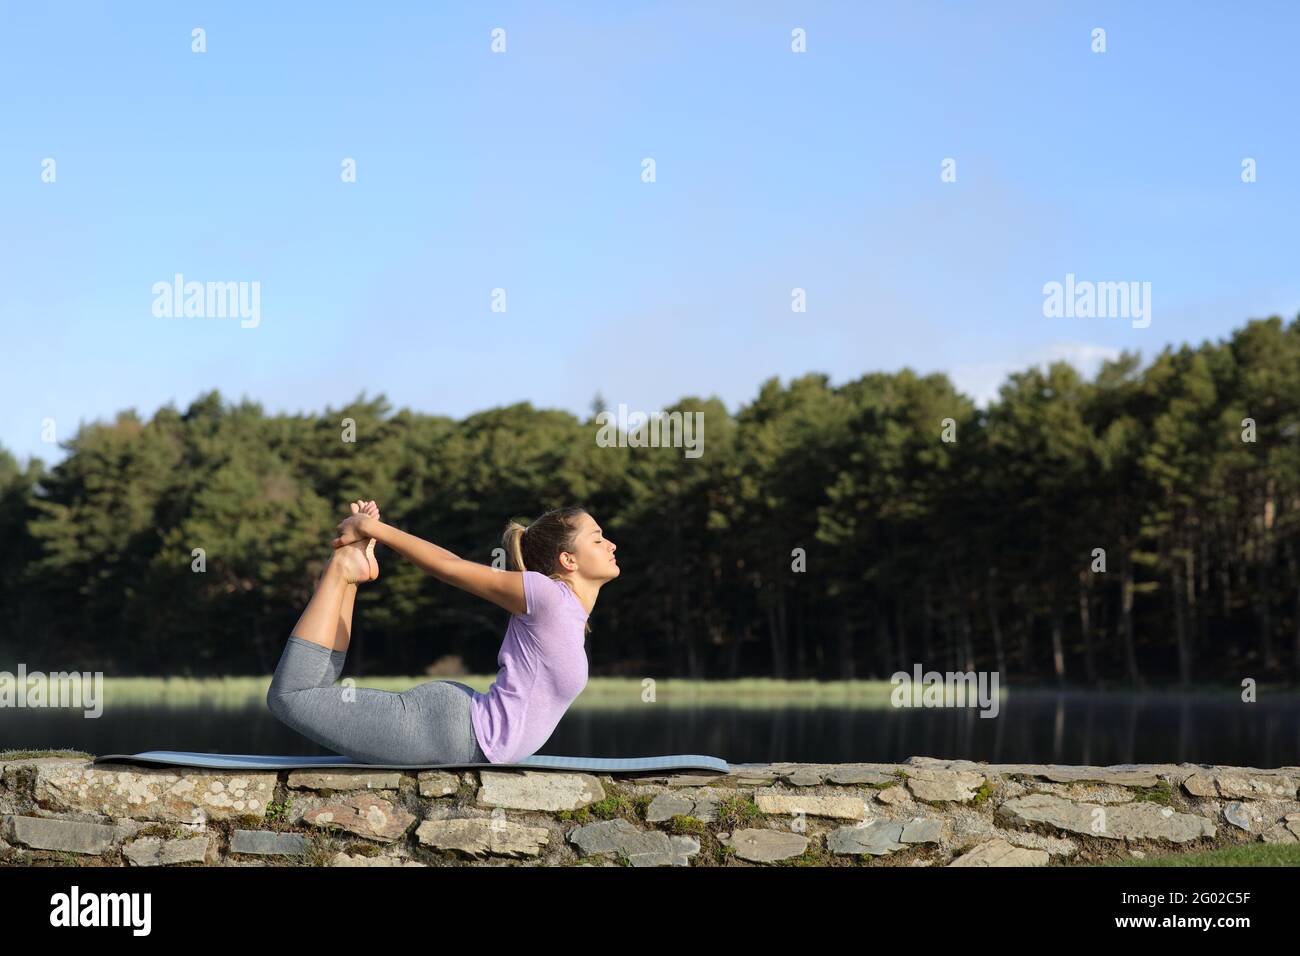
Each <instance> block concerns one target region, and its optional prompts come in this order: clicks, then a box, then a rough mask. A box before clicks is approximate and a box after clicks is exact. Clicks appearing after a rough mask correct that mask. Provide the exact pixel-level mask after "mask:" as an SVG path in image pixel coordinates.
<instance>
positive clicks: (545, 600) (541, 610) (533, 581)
mask: <svg viewBox="0 0 1300 956" xmlns="http://www.w3.org/2000/svg"><path fill="white" fill-rule="evenodd" d="M562 587H564V585H563V584H561V583H560V582H559V581H556V580H555V579H554V578H548V577H547V576H546V575H544V574H542V573H541V572H540V571H525V572H524V601H525V602H527V604H528V611H527V612H526V613H525V614H524V615H523V617H524V618H525V619H526V620H527V621H528V623H530V624H531V623H533V622H535V621H541V620H545V619H546V618H547V617H548V616H549V614H550V612H551V611H552V610H554V609H555V608H556V607H557V606H558V605H559V602H560V599H561V598H562V597H563V595H561V594H560V593H559V589H560V588H562Z"/></svg>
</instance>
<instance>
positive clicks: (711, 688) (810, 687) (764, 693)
mask: <svg viewBox="0 0 1300 956" xmlns="http://www.w3.org/2000/svg"><path fill="white" fill-rule="evenodd" d="M494 678H495V675H478V674H467V675H444V676H443V677H430V676H428V675H424V674H421V675H411V676H405V677H402V676H396V677H382V676H376V677H364V678H359V679H357V681H356V686H358V687H373V688H376V689H378V690H396V691H401V690H406V689H407V688H409V687H413V686H415V685H416V684H422V683H425V682H427V681H430V680H443V679H450V680H457V681H460V682H461V683H464V684H468V685H469V686H471V687H473V688H474V689H475V690H477V691H479V692H480V693H484V692H486V691H487V689H488V687H489V686H491V684H492V681H493V679H494ZM642 680H643V679H642V678H641V677H593V678H592V679H591V680H590V682H589V683H588V684H587V687H586V689H585V690H584V691H583V693H582V695H581V696H580V697H579V698H578V700H577V701H575V702H574V705H573V707H574V709H575V710H582V709H584V708H593V709H604V708H610V707H627V706H631V705H634V704H641V703H642V702H643V700H642V695H643V694H644V692H645V686H644V685H643V683H642ZM270 682H271V678H270V676H269V675H267V676H261V677H259V676H246V677H105V678H104V685H103V697H104V702H105V704H117V705H127V706H130V705H138V706H145V707H193V706H197V705H205V706H215V707H230V708H246V707H249V706H258V707H263V706H265V704H266V691H267V688H268V687H269V686H270ZM654 687H655V694H656V698H657V700H656V703H658V704H659V705H660V706H664V707H669V708H671V707H674V706H682V707H695V706H698V705H700V704H702V703H711V704H717V703H725V704H727V705H729V706H734V707H738V708H742V709H743V708H746V707H753V708H755V709H767V708H770V707H772V706H774V705H779V706H782V707H800V708H809V707H826V706H853V707H857V708H864V707H866V708H878V709H881V710H885V709H892V707H893V705H892V704H891V702H890V696H891V694H892V692H893V691H894V689H895V686H894V685H893V684H892V683H890V682H889V681H888V680H849V681H835V680H832V681H821V680H774V679H771V678H760V677H746V678H740V679H737V680H689V679H680V678H669V679H664V680H659V681H656V682H655V685H654ZM1267 689H1270V688H1263V687H1261V690H1267ZM1275 689H1280V688H1275ZM1190 692H1191V693H1195V694H1203V695H1208V696H1215V697H1226V696H1228V695H1233V696H1235V697H1239V696H1240V694H1241V689H1240V688H1239V687H1236V686H1235V685H1233V686H1228V687H1217V686H1208V687H1207V686H1200V687H1195V688H1193V689H1192V690H1191V691H1190ZM1058 693H1061V691H1059V690H1058V689H1057V688H1056V687H1053V686H1028V685H1017V687H1016V694H1017V695H1021V696H1030V695H1038V696H1041V695H1043V694H1047V695H1055V694H1058ZM1064 693H1067V694H1072V693H1087V694H1089V695H1090V696H1097V695H1106V694H1110V693H1114V694H1119V695H1125V694H1130V693H1131V691H1130V690H1129V689H1128V688H1122V687H1117V688H1114V689H1110V690H1102V691H1098V690H1089V689H1086V688H1079V689H1070V688H1067V689H1066V690H1065V691H1064ZM1144 693H1145V694H1148V695H1152V694H1161V693H1171V694H1174V693H1179V691H1178V689H1177V688H1165V689H1162V688H1151V689H1147V690H1145V691H1144ZM998 696H999V699H1000V700H1006V699H1007V696H1008V691H1007V688H1006V687H1005V686H1003V687H1001V688H999V692H998ZM954 703H955V701H954Z"/></svg>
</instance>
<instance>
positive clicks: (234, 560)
mask: <svg viewBox="0 0 1300 956" xmlns="http://www.w3.org/2000/svg"><path fill="white" fill-rule="evenodd" d="M602 407H603V402H602V401H601V400H600V399H599V397H598V398H597V400H596V402H594V403H593V409H592V414H591V416H589V417H588V418H587V420H585V421H582V420H579V419H578V418H576V417H575V416H573V415H571V414H569V413H567V412H562V411H554V410H539V409H536V408H534V407H532V406H531V405H530V404H529V403H527V402H525V403H520V404H515V405H510V406H508V407H502V408H497V409H492V410H489V411H484V412H481V413H478V414H474V415H471V416H469V417H467V418H465V419H463V420H460V421H457V420H453V419H450V418H447V417H441V416H437V415H424V414H416V413H414V412H411V411H409V410H405V409H403V410H399V411H396V412H394V411H393V410H392V408H391V407H390V405H389V403H388V401H387V400H386V398H385V397H384V396H383V395H382V394H381V395H379V396H378V397H376V398H367V396H366V395H365V393H362V395H361V396H360V397H358V398H357V399H356V400H355V401H353V402H351V403H350V404H348V405H346V406H344V407H342V408H339V409H328V408H327V409H326V411H325V412H324V413H323V414H320V415H274V416H269V415H267V414H265V413H264V412H263V410H262V408H261V406H260V405H258V404H257V403H254V402H250V401H248V400H244V401H241V402H239V403H238V404H234V403H228V402H226V401H223V399H222V397H221V395H220V394H219V393H218V392H215V391H213V392H209V393H207V394H204V395H201V396H200V397H199V398H198V399H197V400H196V401H194V402H193V403H192V404H191V405H190V406H189V407H188V408H187V409H185V410H184V411H183V412H182V411H180V410H178V409H176V408H175V407H173V406H171V405H168V406H165V407H163V408H162V409H160V410H158V411H157V412H156V414H154V415H153V417H152V419H151V420H149V421H143V420H141V418H140V416H139V415H138V414H137V413H136V412H135V411H134V410H128V411H125V412H121V413H119V414H118V415H117V417H116V420H115V421H113V422H111V423H101V422H97V423H92V424H89V425H83V426H82V427H81V428H80V429H79V431H78V433H77V434H76V435H75V436H74V437H72V438H70V439H68V440H67V441H66V442H65V444H64V447H65V449H66V451H67V457H66V459H65V460H63V461H62V462H60V463H59V464H57V465H56V466H53V467H49V466H47V465H45V464H44V463H43V462H42V461H41V460H40V459H39V458H37V459H31V460H29V461H28V462H27V463H25V464H20V463H19V462H18V461H17V460H15V458H14V457H13V456H12V455H10V454H9V453H7V452H4V451H3V450H0V532H2V533H3V535H4V542H5V546H4V548H3V549H2V550H0V602H2V603H3V609H4V614H3V615H0V651H2V652H3V653H2V654H0V670H4V669H8V670H11V671H12V670H14V668H15V667H16V663H17V662H19V661H22V662H24V663H25V664H26V666H27V668H28V669H29V670H46V671H51V670H103V671H104V672H105V673H106V674H110V675H111V674H184V675H188V674H192V675H218V674H246V673H260V674H268V673H270V672H271V670H272V669H273V668H274V666H275V663H276V661H277V660H278V658H279V654H280V649H281V647H282V646H283V642H284V640H285V637H286V636H287V634H288V633H289V631H290V629H291V628H292V626H293V624H294V622H295V621H296V620H297V617H298V614H299V613H300V612H301V610H302V607H303V605H304V604H305V603H306V601H307V599H308V597H309V595H310V589H311V587H312V585H313V582H314V580H315V575H316V573H317V572H318V571H319V569H320V567H321V563H322V562H323V560H324V559H325V558H326V557H327V556H328V554H329V544H328V542H329V540H330V537H331V536H332V534H333V529H334V527H335V525H336V524H337V522H338V521H339V520H340V519H341V518H342V517H343V515H344V514H345V513H346V503H347V502H348V501H349V500H352V499H355V498H361V497H364V498H374V499H376V500H377V501H378V502H379V504H380V507H381V508H382V510H383V517H384V520H385V521H387V522H389V523H391V524H394V525H396V526H397V527H400V528H402V529H403V530H406V531H409V532H411V533H413V534H417V535H419V536H421V537H424V538H427V539H429V540H431V541H434V542H436V543H437V544H440V545H442V546H443V547H446V548H448V549H450V550H452V551H454V552H455V553H457V554H459V555H461V556H462V557H465V558H468V559H471V560H475V561H480V562H483V563H492V561H493V557H494V555H493V549H494V548H497V547H499V545H500V534H501V531H502V528H503V526H504V524H505V522H506V520H507V519H508V518H511V517H519V518H523V519H525V520H528V519H531V518H532V517H534V516H536V515H537V514H539V513H540V512H542V511H544V510H546V509H549V508H553V507H558V506H562V505H567V504H575V503H576V504H582V505H585V506H586V507H587V508H588V509H589V510H590V511H591V513H592V514H593V515H594V516H595V517H596V519H597V520H598V521H599V522H600V523H601V525H602V526H603V527H604V528H605V531H606V534H607V535H608V537H609V538H610V539H612V540H613V541H614V542H615V543H616V544H617V545H618V548H619V552H618V553H619V563H620V566H621V567H622V575H621V577H620V578H619V579H618V580H617V581H616V582H614V583H613V584H611V585H610V586H609V587H607V588H605V589H604V590H603V591H602V593H601V595H600V599H599V602H598V604H597V606H596V609H595V611H594V613H593V615H592V618H591V624H592V633H591V635H590V636H589V637H588V644H587V646H588V653H589V656H590V660H591V673H592V674H593V675H599V674H626V675H633V676H658V677H666V676H682V677H710V678H728V677H737V676H747V675H765V676H775V677H790V678H797V677H814V678H825V679H834V678H865V677H873V676H874V677H887V676H888V675H890V674H892V673H893V672H895V671H898V670H906V671H911V670H912V668H913V666H914V665H915V664H917V663H919V664H921V666H922V667H923V668H925V669H927V670H929V669H933V670H941V671H943V670H976V669H996V670H998V671H999V672H1000V673H1001V675H1002V678H1003V680H1004V681H1005V680H1009V679H1016V680H1021V681H1036V682H1049V683H1054V682H1062V683H1071V684H1080V685H1088V686H1100V685H1117V684H1132V685H1150V684H1158V683H1165V684H1188V683H1203V682H1212V681H1228V682H1231V683H1237V682H1239V681H1240V680H1241V679H1243V678H1245V677H1252V678H1255V679H1258V680H1266V679H1267V680H1278V679H1281V680H1295V679H1296V678H1297V677H1300V318H1297V319H1296V320H1295V321H1294V322H1292V323H1290V324H1289V325H1288V324H1285V323H1284V322H1283V321H1282V320H1281V319H1279V318H1277V317H1273V318H1270V319H1266V320H1254V321H1251V322H1248V323H1247V324H1245V325H1244V326H1242V327H1241V328H1239V329H1237V330H1235V331H1234V332H1233V333H1232V334H1231V335H1230V336H1229V337H1228V338H1226V339H1225V340H1220V341H1217V342H1206V343H1203V344H1201V345H1200V346H1198V347H1193V346H1182V347H1179V348H1166V349H1165V350H1164V351H1163V352H1161V353H1160V354H1159V355H1157V356H1156V357H1155V358H1154V359H1153V360H1152V361H1151V362H1150V364H1148V365H1145V366H1144V365H1143V363H1142V361H1141V358H1140V356H1138V355H1136V354H1131V353H1125V354H1124V355H1122V356H1121V357H1120V358H1119V359H1117V360H1114V361H1110V362H1107V363H1105V364H1104V365H1103V366H1102V367H1101V368H1100V370H1099V371H1098V372H1097V374H1096V375H1095V376H1094V377H1093V378H1092V379H1091V380H1088V379H1087V378H1085V377H1083V376H1081V375H1080V374H1079V373H1078V372H1077V371H1075V370H1074V369H1073V368H1072V367H1071V366H1069V365H1067V364H1064V363H1057V364H1054V365H1051V366H1050V367H1047V368H1033V369H1029V370H1026V371H1024V372H1019V373H1014V374H1012V375H1010V376H1009V377H1008V379H1007V381H1006V382H1005V383H1004V385H1003V386H1002V388H1001V391H1000V395H999V397H998V399H996V400H995V401H994V402H992V403H991V404H990V405H989V407H988V408H986V409H982V410H981V409H978V408H977V407H976V406H975V404H974V403H973V402H972V401H971V400H970V399H969V398H968V397H966V396H964V395H962V394H960V393H959V392H958V391H957V390H956V389H955V388H954V387H953V385H952V383H951V382H950V381H949V380H948V379H947V377H946V376H944V375H941V374H935V375H926V376H920V375H917V374H915V373H914V372H912V371H911V370H906V369H905V370H903V371H900V372H896V373H871V374H866V375H863V376H862V377H860V378H858V379H856V380H854V381H851V382H848V383H846V384H843V385H841V386H838V387H832V386H831V385H830V384H829V379H828V377H827V376H826V375H823V374H808V375H805V376H803V377H801V378H798V379H795V380H793V381H791V382H790V383H789V384H788V385H785V386H783V385H782V384H781V382H780V380H779V379H778V378H772V379H769V380H768V381H767V382H765V383H764V384H763V385H762V387H761V389H760V391H759V394H758V395H757V397H756V398H755V399H754V400H753V401H752V402H751V403H750V404H748V405H746V406H744V407H743V408H741V409H739V411H738V412H737V413H736V414H735V415H732V414H730V413H729V412H728V411H727V409H726V407H725V406H724V405H723V404H722V403H721V402H720V401H718V400H717V399H716V398H709V399H697V398H694V397H689V398H684V399H682V400H681V401H680V402H678V403H677V404H676V405H674V406H673V407H672V408H670V409H667V410H666V411H668V412H673V411H680V412H682V413H693V412H699V413H702V415H703V422H704V453H703V454H702V455H701V456H700V457H688V456H686V455H685V454H684V453H683V449H682V448H680V447H676V448H675V447H633V446H631V445H628V446H624V447H617V446H614V447H606V445H605V444H602V443H601V442H600V441H598V440H597V436H598V433H599V432H600V431H601V424H602V423H601V421H599V420H598V419H597V416H596V413H597V412H598V411H600V410H601V409H602ZM349 419H350V420H352V422H354V436H349V433H348V430H347V429H348V425H347V421H346V420H349ZM346 437H354V438H355V440H353V441H347V440H345V438H346ZM200 548H201V549H202V553H203V555H204V560H205V562H206V569H205V570H204V571H202V572H201V573H196V572H195V571H194V570H192V566H193V563H194V560H195V558H194V555H195V549H200ZM380 559H381V567H382V577H381V580H380V581H379V582H377V583H375V584H372V585H367V586H363V587H362V588H361V591H360V594H359V598H358V602H357V619H356V626H355V631H354V639H353V648H352V651H351V652H350V664H349V670H350V672H353V673H367V674H381V673H382V674H390V673H404V674H416V673H421V672H423V671H424V670H425V668H426V667H428V666H429V665H430V664H431V663H432V662H434V661H436V660H438V659H440V658H443V657H444V656H445V655H459V656H460V657H461V658H462V659H463V660H464V662H465V664H466V666H467V667H468V668H469V670H470V671H471V672H474V673H492V672H495V669H496V660H495V658H496V653H497V650H498V647H499V644H500V640H501V636H502V633H503V631H504V628H505V624H506V620H507V615H506V613H505V612H504V611H502V610H500V609H497V608H495V607H493V606H492V605H490V604H487V603H486V602H483V601H481V600H478V599H475V598H472V597H470V596H469V595H466V594H463V593H461V592H459V591H457V590H456V589H454V588H451V587H449V586H447V585H444V584H442V583H440V582H438V581H436V580H435V579H433V578H431V577H429V576H427V575H425V574H423V573H422V572H420V571H419V570H418V569H416V568H415V567H413V566H411V565H410V564H407V563H406V562H404V561H402V560H401V559H400V558H398V557H397V556H396V555H395V554H394V553H392V552H390V551H386V550H385V549H382V548H381V549H380Z"/></svg>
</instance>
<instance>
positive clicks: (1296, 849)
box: [1092, 843, 1300, 866]
mask: <svg viewBox="0 0 1300 956" xmlns="http://www.w3.org/2000/svg"><path fill="white" fill-rule="evenodd" d="M1092 865H1093V866H1300V843H1240V844H1237V845H1236V846H1225V847H1221V848H1220V849H1217V850H1202V851H1200V852H1196V853H1176V852H1175V853H1170V854H1168V855H1166V856H1154V857H1153V856H1147V857H1145V858H1144V859H1136V858H1130V859H1127V860H1113V861H1111V862H1109V863H1095V864H1092Z"/></svg>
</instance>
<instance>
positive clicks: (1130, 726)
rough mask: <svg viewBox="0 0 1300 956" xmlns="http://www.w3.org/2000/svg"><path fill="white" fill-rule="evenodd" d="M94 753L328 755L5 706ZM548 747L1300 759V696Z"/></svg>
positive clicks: (800, 712)
mask: <svg viewBox="0 0 1300 956" xmlns="http://www.w3.org/2000/svg"><path fill="white" fill-rule="evenodd" d="M55 747H69V748H75V749H78V750H86V751H89V752H90V753H96V754H102V753H132V752H137V751H141V750H200V751H213V752H220V753H264V754H303V755H307V754H320V753H324V752H325V751H324V750H323V749H322V748H320V747H318V746H316V745H315V744H314V743H312V742H311V741H309V740H306V739H304V738H303V737H301V736H299V735H298V734H296V733H294V732H293V731H292V730H290V729H289V728H287V727H285V726H284V725H283V724H281V723H280V722H279V721H277V720H276V719H275V718H274V717H272V716H271V715H270V714H269V713H268V712H267V711H266V708H265V706H264V705H261V704H253V703H250V704H249V705H247V706H242V707H215V706H211V705H198V706H182V707H170V708H159V707H143V706H129V707H128V706H124V705H119V706H115V707H109V708H108V709H106V710H105V712H104V715H103V716H102V717H100V718H98V719H96V720H87V719H85V718H84V717H82V716H81V712H80V711H76V710H64V711H59V710H49V709H26V708H13V709H9V710H7V711H5V712H3V713H0V749H7V748H15V749H17V748H55ZM541 752H542V753H554V754H573V755H586V756H630V755H648V754H665V753H701V754H713V755H715V756H719V757H722V758H723V759H725V760H729V761H731V762H733V763H747V762H762V761H767V760H790V761H816V762H845V761H857V760H862V761H878V762H892V761H899V760H903V759H905V758H907V757H909V756H912V755H921V756H929V757H946V758H965V759H969V760H986V761H990V762H994V763H1019V762H1033V763H1063V764H1094V765H1107V764H1119V763H1157V762H1168V763H1182V762H1189V763H1219V764H1232V765H1238V766H1252V767H1259V768H1269V767H1279V766H1300V697H1298V696H1292V697H1289V698H1286V699H1282V700H1278V701H1271V702H1260V703H1254V704H1244V703H1242V702H1241V701H1240V700H1239V698H1238V697H1236V696H1235V695H1232V694H1227V695H1178V694H1127V693H1123V694H1120V693H1088V692H1077V693H1056V692H1041V691H1040V692H1034V691H1023V690H1022V691H1018V692H1017V693H1015V694H1012V695H1008V696H1007V697H1005V698H1004V699H1003V700H1002V703H1001V712H1000V713H999V715H998V716H997V717H996V718H981V717H980V716H979V714H978V711H977V710H975V709H957V708H942V709H941V708H916V709H894V708H888V707H886V708H872V707H845V706H806V707H799V706H789V705H788V701H781V702H774V703H773V704H772V705H770V706H764V705H762V704H761V702H755V701H747V702H746V703H745V705H744V706H734V705H731V704H728V705H725V706H715V705H704V706H681V705H674V706H667V705H664V704H657V703H646V704H636V705H634V706H630V707H621V708H610V707H599V706H575V707H574V708H572V709H571V710H570V711H569V713H568V714H567V715H566V716H565V718H564V720H563V721H561V723H560V726H559V727H558V728H557V729H556V731H555V733H554V734H553V735H552V737H551V739H550V740H549V741H548V742H547V743H546V744H545V746H543V747H542V750H541Z"/></svg>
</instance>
